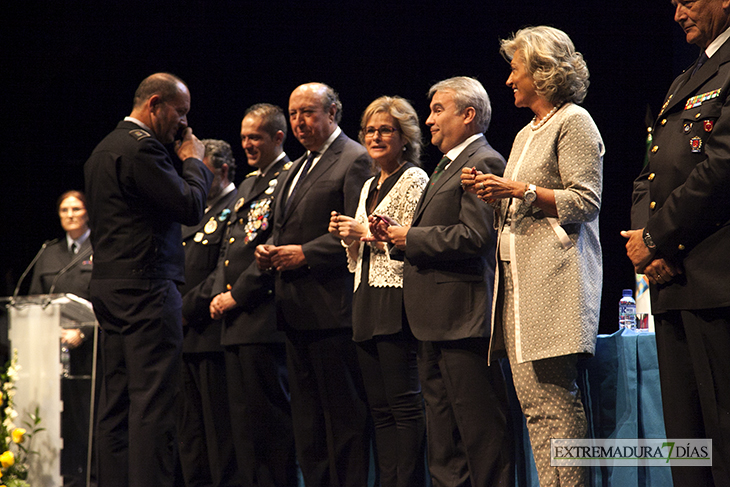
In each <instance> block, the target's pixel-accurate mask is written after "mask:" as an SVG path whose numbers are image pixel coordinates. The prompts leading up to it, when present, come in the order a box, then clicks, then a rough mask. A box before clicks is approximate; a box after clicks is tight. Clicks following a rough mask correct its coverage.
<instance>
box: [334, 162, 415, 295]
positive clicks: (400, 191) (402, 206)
mask: <svg viewBox="0 0 730 487" xmlns="http://www.w3.org/2000/svg"><path fill="white" fill-rule="evenodd" d="M375 177H377V176H375ZM375 177H373V178H370V179H368V180H367V181H365V184H364V185H363V188H362V191H361V192H360V202H359V203H358V205H357V211H356V212H355V219H356V220H357V221H358V222H360V223H362V224H363V225H365V226H366V227H367V226H368V214H367V209H366V205H367V198H368V189H369V188H370V184H371V183H372V181H373V179H375ZM427 183H428V175H427V174H426V172H425V171H424V170H423V169H421V168H419V167H411V168H408V169H406V170H405V171H403V174H402V175H401V177H400V178H399V179H398V181H397V182H396V183H395V185H394V186H393V188H392V189H391V190H390V191H389V192H388V194H387V195H385V197H384V198H383V200H382V201H381V202H380V204H378V206H376V207H375V210H374V211H373V213H376V214H378V215H386V216H389V217H391V218H392V219H394V220H395V221H397V222H398V223H400V224H401V225H410V224H411V220H412V219H413V213H414V212H415V211H416V205H417V204H418V200H419V199H420V198H421V193H422V192H423V188H425V187H426V184H427ZM368 235H370V232H369V231H368ZM365 245H369V246H370V269H369V275H370V278H369V279H368V284H369V285H370V286H373V287H403V262H402V261H398V260H391V258H390V253H389V248H388V247H389V246H388V244H385V249H384V250H383V249H382V248H380V247H382V243H381V244H380V245H378V244H376V243H366V244H365ZM363 248H364V245H362V243H361V245H360V249H359V251H358V257H357V261H355V260H354V259H353V258H352V256H351V254H350V253H349V252H348V268H349V269H350V272H354V273H355V289H357V287H358V286H359V285H360V276H361V275H362V253H363Z"/></svg>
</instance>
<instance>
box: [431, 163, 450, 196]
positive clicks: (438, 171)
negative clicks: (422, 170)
mask: <svg viewBox="0 0 730 487" xmlns="http://www.w3.org/2000/svg"><path fill="white" fill-rule="evenodd" d="M449 162H451V159H449V158H448V157H446V156H444V157H442V158H441V160H440V161H439V163H438V164H437V165H436V169H434V170H433V174H431V179H430V180H429V181H428V188H429V189H430V188H432V187H433V185H434V184H436V181H438V180H439V178H440V177H441V174H442V173H443V172H444V169H445V168H446V166H447V165H448V164H449Z"/></svg>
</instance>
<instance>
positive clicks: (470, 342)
mask: <svg viewBox="0 0 730 487" xmlns="http://www.w3.org/2000/svg"><path fill="white" fill-rule="evenodd" d="M488 344H489V343H488V340H487V339H486V338H466V339H462V340H454V341H444V342H421V343H420V344H419V349H418V368H419V372H420V376H421V385H422V387H423V398H424V399H425V402H426V433H427V437H428V462H429V471H430V473H431V480H432V483H433V486H434V487H455V486H472V487H487V486H513V485H514V484H515V480H514V446H513V442H514V440H513V438H512V428H511V421H510V419H509V412H508V411H509V404H508V401H507V389H506V385H505V382H504V376H503V375H502V369H501V368H500V367H499V365H497V364H495V365H492V366H491V367H489V366H487V347H488Z"/></svg>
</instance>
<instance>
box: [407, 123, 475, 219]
mask: <svg viewBox="0 0 730 487" xmlns="http://www.w3.org/2000/svg"><path fill="white" fill-rule="evenodd" d="M486 140H487V139H486V138H485V137H484V136H481V137H479V138H478V139H477V140H475V141H474V142H472V143H471V144H469V145H468V146H466V148H465V149H464V150H463V151H461V154H459V155H458V157H457V158H456V159H454V160H453V161H451V164H449V167H447V168H446V170H445V171H444V173H443V174H442V175H441V177H440V178H439V180H438V181H436V184H434V185H433V186H432V187H430V188H428V191H424V193H425V194H423V195H422V196H421V199H420V200H419V202H418V206H417V207H416V212H415V214H414V215H413V221H416V219H417V218H418V217H419V216H420V215H421V212H422V211H423V209H424V208H425V207H426V205H428V203H429V202H430V201H431V199H432V198H433V196H434V195H435V194H436V193H437V192H438V190H439V189H440V188H441V187H443V186H444V184H446V182H447V181H449V180H451V179H452V178H461V168H462V167H464V164H465V163H466V161H468V160H469V158H470V157H471V156H473V155H474V153H475V152H476V151H477V149H478V148H479V147H480V146H482V145H486ZM429 184H430V183H429Z"/></svg>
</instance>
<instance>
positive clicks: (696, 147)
mask: <svg viewBox="0 0 730 487" xmlns="http://www.w3.org/2000/svg"><path fill="white" fill-rule="evenodd" d="M689 145H690V147H691V148H692V152H694V153H698V152H702V139H701V138H699V137H692V138H691V139H689Z"/></svg>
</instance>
